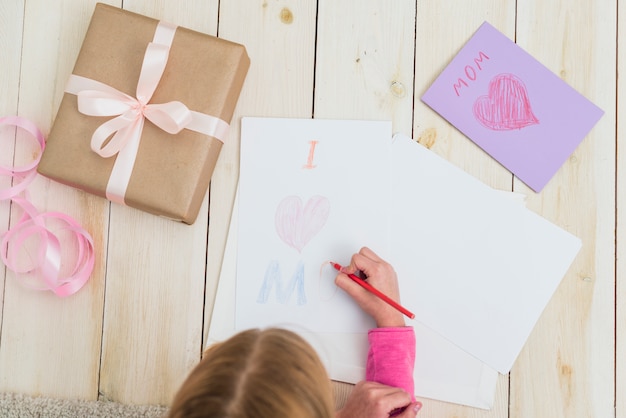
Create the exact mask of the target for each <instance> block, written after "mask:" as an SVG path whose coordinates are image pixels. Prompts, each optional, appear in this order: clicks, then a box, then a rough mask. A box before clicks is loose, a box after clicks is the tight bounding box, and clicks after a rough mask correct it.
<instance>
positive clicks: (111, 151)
mask: <svg viewBox="0 0 626 418" xmlns="http://www.w3.org/2000/svg"><path fill="white" fill-rule="evenodd" d="M175 32H176V26H173V25H169V24H167V23H164V22H159V24H158V25H157V28H156V32H155V35H154V39H153V42H150V43H148V46H147V48H146V52H145V55H144V59H143V63H142V66H141V72H140V74H139V80H138V82H137V90H136V97H132V96H130V95H128V94H126V93H124V92H121V91H119V90H117V89H115V88H113V87H111V86H109V85H107V84H104V83H101V82H99V81H96V80H92V79H90V78H86V77H81V76H77V75H75V74H72V75H71V76H70V79H69V81H68V85H67V87H66V89H65V91H66V92H68V93H71V94H75V95H76V96H77V100H78V111H79V112H81V113H83V114H85V115H88V116H115V117H114V118H112V119H109V120H108V121H106V122H104V123H103V124H101V125H100V126H99V127H98V128H97V129H96V130H95V131H94V133H93V135H92V137H91V149H92V150H93V151H94V152H95V153H97V154H98V155H100V156H101V157H103V158H109V157H113V156H117V157H116V161H115V164H114V166H113V170H112V172H111V176H110V178H109V182H108V184H107V189H106V196H107V198H108V199H109V200H111V201H114V202H117V203H121V204H125V202H124V196H125V195H126V189H127V187H128V183H129V180H130V176H131V174H132V170H133V166H134V163H135V159H136V158H137V152H138V150H139V142H140V140H141V134H142V132H143V126H144V123H145V120H146V119H148V120H149V121H150V122H152V123H153V124H154V125H155V126H157V127H159V128H160V129H162V130H163V131H165V132H167V133H169V134H172V135H175V134H178V133H179V132H180V131H182V130H183V129H189V130H192V131H195V132H200V133H203V134H206V135H210V136H212V137H214V138H216V139H218V140H219V141H221V142H224V138H225V137H226V135H227V133H228V123H227V122H225V121H223V120H221V119H219V118H217V117H214V116H210V115H206V114H203V113H200V112H195V111H192V110H190V109H189V108H187V106H185V105H184V104H183V103H181V102H179V101H170V102H167V103H150V100H151V99H152V95H153V94H154V91H155V90H156V88H157V86H158V85H159V82H160V81H161V76H162V75H163V72H164V70H165V66H166V65H167V61H168V58H169V51H170V46H171V44H172V40H173V39H174V34H175Z"/></svg>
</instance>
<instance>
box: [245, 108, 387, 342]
mask: <svg viewBox="0 0 626 418" xmlns="http://www.w3.org/2000/svg"><path fill="white" fill-rule="evenodd" d="M241 131H242V134H241V137H242V139H241V142H242V144H241V168H240V204H241V210H240V211H239V217H240V219H239V232H240V234H241V235H242V236H244V237H245V239H243V240H239V244H238V245H239V248H238V254H239V258H238V259H239V260H240V263H239V264H238V266H237V316H236V318H237V328H238V329H245V328H249V327H252V326H265V325H270V324H273V323H276V322H277V321H283V320H284V318H289V319H290V320H291V321H293V322H295V323H298V324H300V325H301V326H303V327H305V328H307V329H309V330H311V331H314V332H365V331H367V330H368V329H369V328H371V327H372V326H373V322H372V320H371V318H370V317H368V316H367V315H366V314H364V313H363V312H362V311H361V310H360V309H359V308H358V306H357V305H356V303H354V301H352V300H351V299H350V298H349V297H348V296H347V295H346V294H345V293H343V292H338V291H337V290H338V289H337V288H336V286H335V285H334V278H335V276H336V271H334V270H333V269H332V267H331V266H330V264H329V261H331V260H333V261H336V262H339V263H347V262H349V260H350V257H351V255H352V254H353V253H354V252H356V251H358V250H359V248H360V247H361V246H363V245H367V244H368V243H372V245H376V248H379V249H380V251H383V252H384V251H386V249H387V247H388V239H387V237H388V232H389V228H388V226H387V217H386V215H385V214H386V212H387V208H388V206H389V199H390V194H389V152H390V151H389V150H390V146H391V123H390V122H378V121H345V120H344V121H339V120H313V119H278V118H243V120H242V126H241Z"/></svg>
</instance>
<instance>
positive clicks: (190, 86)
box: [38, 4, 250, 224]
mask: <svg viewBox="0 0 626 418" xmlns="http://www.w3.org/2000/svg"><path fill="white" fill-rule="evenodd" d="M163 30H164V32H163ZM168 33H169V35H168ZM168 36H169V39H168ZM163 39H165V41H163ZM149 44H150V45H151V47H150V48H153V47H154V49H151V52H150V54H152V55H150V58H148V52H147V50H148V45H149ZM168 44H169V45H168ZM155 45H156V47H155ZM163 45H165V46H163ZM144 56H146V59H145V61H144ZM163 56H165V58H163ZM155 58H156V59H157V60H158V59H163V62H164V64H163V66H164V69H163V68H162V75H161V77H160V79H159V78H158V77H157V79H156V81H155V80H154V78H155V76H154V72H155V71H154V70H151V69H150V68H149V67H150V65H152V64H151V63H150V61H151V60H152V61H154V60H155ZM249 65H250V61H249V58H248V56H247V54H246V51H245V48H244V47H243V46H242V45H239V44H236V43H233V42H229V41H226V40H223V39H219V38H216V37H213V36H210V35H207V34H203V33H199V32H195V31H192V30H189V29H185V28H182V27H173V26H171V25H167V24H164V23H163V22H159V21H157V20H155V19H152V18H149V17H146V16H142V15H138V14H135V13H131V12H128V11H125V10H122V9H118V8H115V7H112V6H108V5H104V4H97V5H96V8H95V11H94V14H93V17H92V20H91V23H90V25H89V29H88V31H87V34H86V36H85V40H84V42H83V45H82V48H81V50H80V53H79V55H78V58H77V60H76V65H75V67H74V71H73V74H72V75H71V76H70V81H69V82H68V87H67V89H66V93H65V94H64V96H63V99H62V101H61V105H60V107H59V111H58V113H57V116H56V118H55V121H54V124H53V126H52V130H51V132H50V135H49V136H48V140H47V144H46V150H45V152H44V154H43V157H42V160H41V163H40V164H39V168H38V170H39V172H40V173H41V174H43V175H44V176H46V177H49V178H51V179H53V180H56V181H58V182H61V183H64V184H67V185H70V186H73V187H76V188H79V189H82V190H85V191H87V192H89V193H93V194H96V195H99V196H103V197H107V198H109V199H110V200H112V201H116V202H119V203H123V204H125V205H128V206H131V207H134V208H137V209H140V210H143V211H146V212H150V213H154V214H156V215H160V216H164V217H168V218H171V219H175V220H179V221H183V222H185V223H189V224H191V223H193V222H194V221H195V219H196V217H197V215H198V211H199V209H200V205H201V204H202V200H203V198H204V196H205V194H206V192H207V189H208V186H209V182H210V178H211V175H212V172H213V169H214V167H215V164H216V161H217V158H218V155H219V152H220V149H221V147H222V142H223V141H224V140H227V136H228V135H227V129H228V124H229V123H230V121H231V118H232V115H233V111H234V108H235V105H236V103H237V100H238V98H239V93H240V91H241V88H242V85H243V83H244V79H245V77H246V74H247V71H248V67H249ZM156 66H157V67H158V65H156ZM144 67H146V68H144ZM156 72H157V73H158V72H159V71H158V70H157V71H156ZM140 76H141V80H143V83H144V84H143V87H142V88H138V83H139V84H141V83H140ZM77 80H78V84H77V83H76V82H77ZM81 83H82V84H81ZM85 83H86V84H85ZM151 83H152V84H154V85H155V86H156V87H154V88H153V89H150V88H148V89H147V90H149V92H148V93H147V94H148V95H149V94H150V93H152V91H151V90H153V93H152V96H151V98H149V100H146V99H145V97H144V98H142V97H143V96H142V94H144V96H145V93H142V91H145V90H146V88H145V85H146V84H151ZM77 86H78V87H77ZM112 89H115V90H116V91H118V92H120V93H117V92H115V90H112ZM142 89H143V90H142ZM112 91H113V93H111V92H112ZM123 94H125V95H127V96H128V99H125V98H122V99H120V98H119V96H120V95H121V96H123ZM113 96H115V97H113ZM137 97H139V99H137ZM133 101H137V102H138V103H139V104H138V105H137V106H134V105H133ZM170 102H175V103H174V104H168V105H166V106H165V111H166V113H168V115H167V116H166V117H165V119H166V122H164V124H163V126H164V127H159V126H157V125H158V123H157V122H154V123H153V119H154V118H153V117H151V116H153V115H154V113H155V111H156V112H157V113H158V111H160V110H161V109H156V107H158V106H159V105H161V104H163V103H170ZM129 103H130V104H129ZM83 104H84V107H81V106H82V105H83ZM85 109H87V110H85ZM103 109H104V110H103ZM111 109H113V110H111ZM150 109H153V110H150ZM181 109H182V110H181ZM185 109H186V110H185ZM133 112H134V113H133ZM118 114H120V115H121V116H116V115H118ZM181 114H182V116H181ZM190 114H191V116H189V115H190ZM156 117H157V118H161V119H163V117H162V115H157V116H156ZM133 118H134V119H133ZM145 118H147V119H145ZM168 118H170V119H172V120H173V121H174V122H180V123H178V125H176V127H175V128H171V127H170V128H169V129H168V124H169V125H171V124H172V121H170V120H169V119H168ZM130 119H133V121H132V122H128V120H130ZM190 120H192V121H193V122H192V123H189V122H190ZM181 121H182V122H181ZM124 123H127V124H130V125H133V124H134V125H133V126H126V125H123V124H124ZM187 123H189V125H186V124H187ZM137 125H139V126H137ZM141 125H142V126H141ZM179 125H180V126H183V127H182V128H181V127H180V126H179ZM111 126H113V127H114V128H111ZM197 126H200V128H197ZM115 128H117V129H115ZM164 129H165V130H164ZM177 129H180V130H178V131H177ZM166 130H167V131H168V132H169V133H168V132H166ZM96 137H99V139H100V142H99V144H96V145H94V141H95V142H96V143H97V142H98V141H97V140H96V139H97V138H96ZM103 137H104V138H103ZM132 137H135V138H136V140H133V139H130V140H128V138H132ZM94 138H96V139H94ZM120 139H123V140H122V141H121V143H122V144H124V141H127V140H128V144H125V145H122V146H120V147H119V148H120V149H121V150H120V151H119V153H118V152H117V151H115V152H113V153H112V155H105V156H102V155H100V153H98V152H97V151H98V150H102V151H105V150H106V149H108V148H109V146H110V145H113V144H114V143H115V144H117V143H118V142H120V141H119V140H120ZM133 144H134V145H133ZM133 147H135V149H134V150H133V149H132V148H133ZM123 155H124V156H123ZM129 155H130V156H129ZM118 160H120V161H118ZM122 160H123V161H122ZM114 171H115V173H116V174H115V175H113V172H114ZM120 173H121V174H120ZM124 177H126V178H125V179H124ZM114 178H115V180H114ZM113 183H115V184H113Z"/></svg>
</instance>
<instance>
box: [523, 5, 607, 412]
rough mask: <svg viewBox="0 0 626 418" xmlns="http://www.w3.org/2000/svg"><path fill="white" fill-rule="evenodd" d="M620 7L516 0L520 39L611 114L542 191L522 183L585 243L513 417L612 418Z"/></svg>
mask: <svg viewBox="0 0 626 418" xmlns="http://www.w3.org/2000/svg"><path fill="white" fill-rule="evenodd" d="M616 7H617V3H616V1H612V0H604V1H596V2H587V1H584V0H578V1H570V2H568V3H567V6H564V5H563V4H560V3H558V2H545V1H541V0H522V1H518V20H517V42H518V44H519V45H520V46H521V47H522V48H524V49H525V50H526V51H528V52H529V53H530V54H531V55H533V56H534V57H536V58H537V59H538V60H539V61H540V62H542V63H543V64H544V65H546V66H547V67H548V68H549V69H550V70H552V71H553V72H554V73H556V74H558V75H559V76H560V77H561V78H562V79H564V80H565V81H566V82H567V83H568V84H570V85H571V86H572V87H573V88H574V89H576V90H577V91H579V92H580V93H582V94H583V95H584V96H586V97H587V98H589V99H590V100H591V101H593V102H594V103H596V104H597V105H598V106H600V107H601V108H602V109H604V111H605V112H606V113H605V115H604V116H603V118H602V119H601V120H600V122H599V123H598V124H597V125H596V126H595V127H594V128H593V130H592V131H591V133H590V135H588V136H587V138H586V139H585V140H584V141H583V143H582V144H581V145H580V146H579V147H578V148H577V149H576V151H575V152H574V154H573V155H572V156H571V157H570V158H569V160H568V161H567V162H566V163H565V164H564V165H563V167H561V169H560V170H559V172H558V173H557V174H556V176H555V177H554V178H553V179H552V180H551V181H550V183H549V184H548V185H547V186H546V187H545V188H544V189H543V191H542V192H541V193H539V194H535V193H532V192H530V191H529V190H528V189H527V188H526V187H525V186H524V185H523V184H522V183H521V182H519V181H516V183H515V189H516V190H518V191H522V192H524V193H527V194H528V195H529V198H528V206H529V207H530V208H531V209H533V210H535V211H536V212H538V213H540V214H541V215H542V216H544V217H545V218H547V219H548V220H550V221H552V222H554V223H556V224H557V225H560V226H561V227H563V228H565V229H566V230H569V231H570V232H572V233H573V234H575V235H577V236H578V237H580V238H581V239H582V242H583V248H582V250H581V252H580V253H579V254H578V257H577V258H576V260H575V261H574V263H573V265H572V267H571V268H570V270H569V272H568V273H567V275H566V276H565V277H564V279H563V281H562V283H561V285H560V286H559V288H558V290H557V292H556V293H555V295H554V297H553V298H552V300H551V302H550V303H549V305H548V307H547V308H546V310H545V312H544V313H543V315H542V317H541V318H540V320H539V323H538V324H537V326H536V328H535V330H534V331H533V333H532V335H531V336H530V338H529V340H528V342H527V345H526V347H525V349H524V351H523V352H522V354H521V356H520V359H519V360H518V361H517V363H516V366H515V368H514V372H513V373H512V377H511V418H517V417H530V416H532V417H540V416H541V417H551V418H558V417H568V418H572V417H610V416H613V415H614V401H615V399H614V393H615V391H614V389H615V387H614V356H615V352H614V349H615V344H614V343H615V339H614V332H615V328H614V326H615V324H614V313H615V299H614V292H615V269H614V262H615V259H614V254H615V242H614V239H615V236H614V228H615V222H614V219H615V170H616V167H615V158H616V155H615V110H616V109H615V102H616V96H615V94H616V90H615V88H616V85H615V69H616V62H615V57H616V47H617V45H616V17H615V11H616ZM575 117H576V115H572V118H575Z"/></svg>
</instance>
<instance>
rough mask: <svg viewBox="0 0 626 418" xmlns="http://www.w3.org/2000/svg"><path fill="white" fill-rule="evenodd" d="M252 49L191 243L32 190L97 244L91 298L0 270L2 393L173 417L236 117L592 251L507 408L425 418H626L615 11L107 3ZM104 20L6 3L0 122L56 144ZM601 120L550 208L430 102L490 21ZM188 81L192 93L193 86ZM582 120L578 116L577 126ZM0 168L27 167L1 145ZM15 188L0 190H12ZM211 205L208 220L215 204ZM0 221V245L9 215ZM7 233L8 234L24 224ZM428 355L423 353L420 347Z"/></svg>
mask: <svg viewBox="0 0 626 418" xmlns="http://www.w3.org/2000/svg"><path fill="white" fill-rule="evenodd" d="M108 3H110V4H112V5H115V6H119V7H122V6H123V7H124V8H125V9H128V10H131V11H135V12H139V13H142V14H146V15H149V16H152V17H155V18H158V19H163V20H167V21H170V22H173V23H176V24H178V25H181V26H186V27H189V28H192V29H195V30H199V31H202V32H205V33H209V34H213V35H218V36H220V37H222V38H225V39H229V40H232V41H235V42H239V43H242V44H244V45H245V46H246V47H247V50H248V53H249V55H250V58H251V61H252V64H251V67H250V71H249V73H248V77H247V79H246V83H245V86H244V89H243V91H242V94H241V98H240V100H239V103H238V106H237V110H236V112H235V116H234V119H233V123H232V129H231V132H230V138H229V140H228V141H227V144H226V146H225V147H224V148H223V149H222V153H221V155H220V159H219V162H218V165H217V167H216V169H215V172H214V174H213V177H212V182H211V188H210V192H209V193H208V195H207V198H206V199H205V202H204V205H203V207H202V210H201V215H200V216H199V218H198V220H197V221H196V222H195V223H194V224H193V225H192V226H188V225H184V224H179V223H176V222H173V221H169V220H166V219H162V218H159V217H156V216H152V215H149V214H145V213H142V212H139V211H137V210H134V209H130V208H126V207H122V206H119V205H115V204H110V203H109V202H107V201H106V200H104V199H102V198H99V197H95V196H92V195H89V194H86V193H84V192H81V191H77V190H74V189H71V188H69V187H66V186H63V185H60V184H57V183H54V182H51V181H49V180H47V179H44V178H42V177H38V178H37V179H36V181H35V182H34V183H33V184H32V185H31V186H30V193H31V199H32V201H33V203H34V204H35V206H36V207H37V208H38V209H39V210H41V211H46V210H47V211H60V212H64V213H67V214H69V215H71V216H73V217H75V218H76V219H78V220H79V221H80V222H81V224H82V225H83V226H84V227H85V228H86V229H87V230H88V231H89V232H90V233H91V234H92V235H93V238H94V240H95V246H96V266H95V270H94V272H93V275H92V277H91V280H90V281H89V283H88V284H87V286H86V287H85V288H84V289H82V290H81V291H80V292H79V293H77V294H76V295H73V296H71V297H68V298H65V299H60V298H57V297H55V296H54V295H53V294H52V293H49V292H46V293H42V292H36V291H32V290H28V289H25V288H23V287H22V286H21V285H20V284H18V283H17V281H16V279H15V276H14V274H13V273H12V272H10V271H5V269H0V391H1V392H18V393H26V394H31V395H43V396H52V397H60V398H73V399H98V398H100V399H102V398H105V399H111V400H115V401H119V402H123V403H129V404H168V403H169V402H170V401H171V399H172V396H173V394H174V393H175V391H176V389H177V387H178V386H179V385H180V383H181V382H182V380H183V379H184V377H185V375H186V373H187V372H188V371H189V370H190V368H192V367H193V366H194V365H195V364H196V363H197V362H198V360H199V358H200V354H201V350H202V347H203V343H204V340H205V336H206V334H207V326H208V324H209V322H210V318H211V313H212V306H213V301H214V296H215V291H216V286H217V281H218V277H219V273H220V266H221V260H222V255H223V251H224V245H225V241H226V237H227V231H228V225H229V220H230V215H231V210H232V205H233V199H234V194H235V188H236V185H237V181H238V168H239V167H238V164H239V163H238V157H239V133H240V129H239V121H240V118H241V117H242V116H280V117H300V118H310V117H315V118H333V119H377V120H391V121H393V130H394V131H395V132H404V133H406V134H408V135H412V136H413V137H414V138H416V139H418V140H419V142H420V143H422V144H424V145H426V146H427V147H429V148H431V149H432V150H433V151H434V152H436V153H437V154H439V155H441V156H443V157H445V158H446V159H448V160H449V161H451V162H453V163H454V164H456V165H458V166H460V167H462V168H463V169H464V170H466V171H467V172H469V173H471V174H472V175H474V176H476V177H478V178H479V179H481V180H482V181H483V182H485V183H487V184H488V185H490V186H492V187H494V188H497V189H501V190H509V191H511V190H513V191H517V192H521V193H524V194H526V195H528V199H527V203H528V207H529V208H531V209H532V210H533V211H535V212H537V213H539V214H541V215H542V216H544V217H545V218H547V219H549V220H550V221H552V222H554V223H556V224H557V225H559V226H561V227H563V228H564V229H566V230H568V231H570V232H572V233H573V234H575V235H577V236H578V237H580V238H581V239H582V242H583V248H582V250H581V252H580V253H579V255H578V257H577V258H576V260H575V262H574V264H573V265H572V266H571V268H570V270H569V272H568V273H567V275H566V276H565V277H564V279H563V281H562V283H561V285H560V286H559V288H558V289H557V291H556V294H555V295H554V297H553V298H552V300H551V301H550V303H549V305H548V306H547V308H546V310H545V311H544V313H543V315H542V316H541V318H540V320H539V322H538V324H537V326H536V327H535V329H534V331H533V333H532V335H531V336H530V338H529V340H528V342H527V344H526V346H525V347H524V349H523V351H522V353H521V355H520V356H519V358H518V360H517V362H516V363H515V365H514V368H513V370H512V371H511V373H510V374H509V375H501V376H500V377H499V381H498V385H497V392H496V401H495V405H494V407H493V409H492V410H491V411H483V410H478V409H472V408H468V407H462V406H458V405H452V404H447V403H444V402H437V401H432V400H427V399H425V400H424V404H425V407H424V409H423V410H422V412H420V416H421V417H433V418H434V417H450V418H452V417H494V418H496V417H497V418H502V417H511V418H522V417H523V418H528V417H533V418H537V417H549V418H557V417H567V418H572V417H598V418H607V417H614V416H618V417H626V309H625V307H626V283H624V281H623V280H620V277H621V276H622V275H623V273H622V271H623V270H624V268H625V267H626V265H624V262H625V260H626V257H621V258H620V257H619V251H620V250H621V248H620V247H621V244H622V242H621V239H622V236H624V233H626V230H624V228H625V225H626V222H624V220H626V219H624V220H623V219H622V217H623V215H622V214H621V212H620V211H618V210H617V209H619V208H620V203H626V193H625V192H624V190H623V186H622V183H623V182H624V181H625V180H626V178H625V177H624V176H625V174H626V170H621V169H618V167H625V163H626V161H622V160H624V159H625V158H626V153H620V152H618V151H619V146H620V145H621V143H620V142H619V140H620V139H623V135H624V133H623V132H622V131H623V130H624V128H622V125H621V123H620V122H621V121H622V120H623V121H624V122H626V119H625V118H620V117H619V114H618V109H619V108H620V105H621V103H622V100H624V99H626V96H625V95H624V89H620V88H618V79H617V74H618V73H619V71H620V70H621V69H622V68H623V67H624V63H626V55H625V53H624V51H625V49H624V48H618V45H620V44H624V45H626V36H625V35H624V33H623V31H622V30H619V31H618V29H621V27H619V25H618V23H619V22H620V20H621V18H622V17H623V16H624V17H626V15H624V13H626V12H625V10H626V8H618V3H617V0H594V1H589V0H570V1H567V2H565V1H557V0H467V1H454V0H443V1H420V0H417V1H414V0H410V1H409V0H396V1H384V0H378V1H377V0H318V1H317V2H316V1H306V0H300V1H298V0H254V1H253V0H222V1H218V0H186V1H181V2H178V1H165V0H124V1H121V0H115V1H113V0H112V1H108ZM94 4H95V1H94V0H2V1H1V3H0V50H1V51H2V60H1V62H0V95H1V96H0V97H1V100H0V116H3V115H16V114H17V115H20V116H24V117H26V118H28V119H30V120H32V121H33V122H35V123H36V124H37V125H38V126H39V127H40V128H41V129H42V130H43V131H44V134H46V135H47V133H48V132H49V131H50V127H51V125H52V122H53V119H54V116H55V113H56V111H57V108H58V106H59V103H60V100H61V97H62V94H63V89H64V86H65V82H66V80H67V78H68V76H69V74H70V73H71V70H72V68H73V65H74V61H75V59H76V56H77V54H78V51H79V48H80V45H81V42H82V39H83V37H84V35H85V31H86V29H87V25H88V23H89V19H90V17H91V14H92V12H93V7H94ZM485 20H487V21H489V22H490V23H491V24H492V25H494V26H495V27H496V28H498V29H499V30H501V31H502V32H503V33H504V34H506V35H507V36H508V37H510V38H511V39H513V40H515V41H516V42H517V43H518V44H519V45H520V46H521V47H522V48H524V49H525V50H526V51H528V52H529V53H530V54H531V55H533V56H534V57H535V58H537V59H538V60H539V61H540V62H541V63H543V64H544V65H546V66H547V67H548V68H549V69H550V70H551V71H553V72H554V73H556V74H557V75H559V76H560V77H561V78H562V79H563V80H565V81H566V82H567V83H569V84H570V85H571V86H572V87H574V88H575V89H576V90H577V91H579V92H580V93H582V94H583V95H584V96H586V97H587V98H589V99H590V100H591V101H593V102H594V103H595V104H597V105H598V106H599V107H601V108H602V109H603V110H604V111H605V115H604V116H603V118H602V119H601V120H600V122H599V123H598V124H597V125H596V126H595V127H594V128H593V130H592V131H591V133H590V134H589V135H588V136H587V137H586V138H585V140H584V141H583V142H582V144H581V145H580V146H579V147H578V148H577V149H576V151H575V152H574V154H573V155H572V156H571V157H570V158H569V160H568V161H567V162H566V163H565V164H564V166H563V167H562V168H561V169H560V170H559V172H558V173H557V174H556V176H555V177H554V178H553V179H552V180H551V181H550V183H549V184H548V185H547V187H546V188H545V189H544V190H543V191H542V192H541V193H539V194H537V193H534V192H532V191H531V190H530V189H528V188H527V187H526V186H525V185H524V184H522V183H521V182H520V181H519V180H517V179H515V178H514V177H513V176H512V175H511V174H510V173H509V172H508V171H507V170H505V169H504V168H503V167H502V166H500V165H499V164H498V163H497V162H495V161H494V160H493V159H492V158H491V157H489V156H488V155H487V154H486V153H485V152H483V151H482V150H480V149H479V148H478V147H476V146H475V145H474V144H473V143H472V142H471V141H470V140H469V139H468V138H466V137H465V136H463V135H462V134H460V133H459V132H458V131H457V130H456V129H455V128H453V127H452V126H450V125H449V124H448V123H447V122H446V121H444V120H443V119H442V118H441V117H440V116H438V115H437V114H435V112H433V111H432V110H431V109H430V108H428V107H427V106H425V105H424V104H423V103H422V102H421V101H420V97H421V95H422V94H423V93H424V91H425V90H426V89H427V88H428V86H429V85H430V84H431V82H432V81H433V80H434V79H435V77H436V76H437V75H438V74H439V73H440V72H441V70H442V69H443V68H444V67H445V66H446V65H447V64H448V63H449V61H450V60H451V58H452V57H453V56H454V55H455V54H456V52H458V50H459V49H460V48H461V46H462V45H463V44H464V43H465V42H466V41H467V40H468V39H469V37H470V36H471V35H472V34H473V33H474V31H475V30H476V29H477V28H478V27H479V25H480V24H481V23H482V22H483V21H485ZM190 81H191V80H190ZM572 117H575V116H572ZM0 145H1V146H2V148H0V163H1V164H5V165H6V164H10V162H11V161H12V159H13V158H14V156H15V158H16V160H20V159H24V158H25V157H24V153H25V152H26V150H25V149H24V147H23V146H22V145H20V144H18V145H17V146H15V145H14V144H13V143H12V142H9V143H6V142H4V143H2V144H0ZM0 181H1V182H2V185H4V186H6V185H7V181H6V179H0ZM209 202H210V204H209ZM12 210H13V214H12V213H11V208H10V207H9V205H8V204H7V203H6V202H3V203H0V230H2V231H4V230H6V228H7V226H8V225H9V223H12V222H15V217H16V216H17V212H16V210H15V208H14V209H12ZM12 215H13V216H12ZM418 343H419V342H418Z"/></svg>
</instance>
